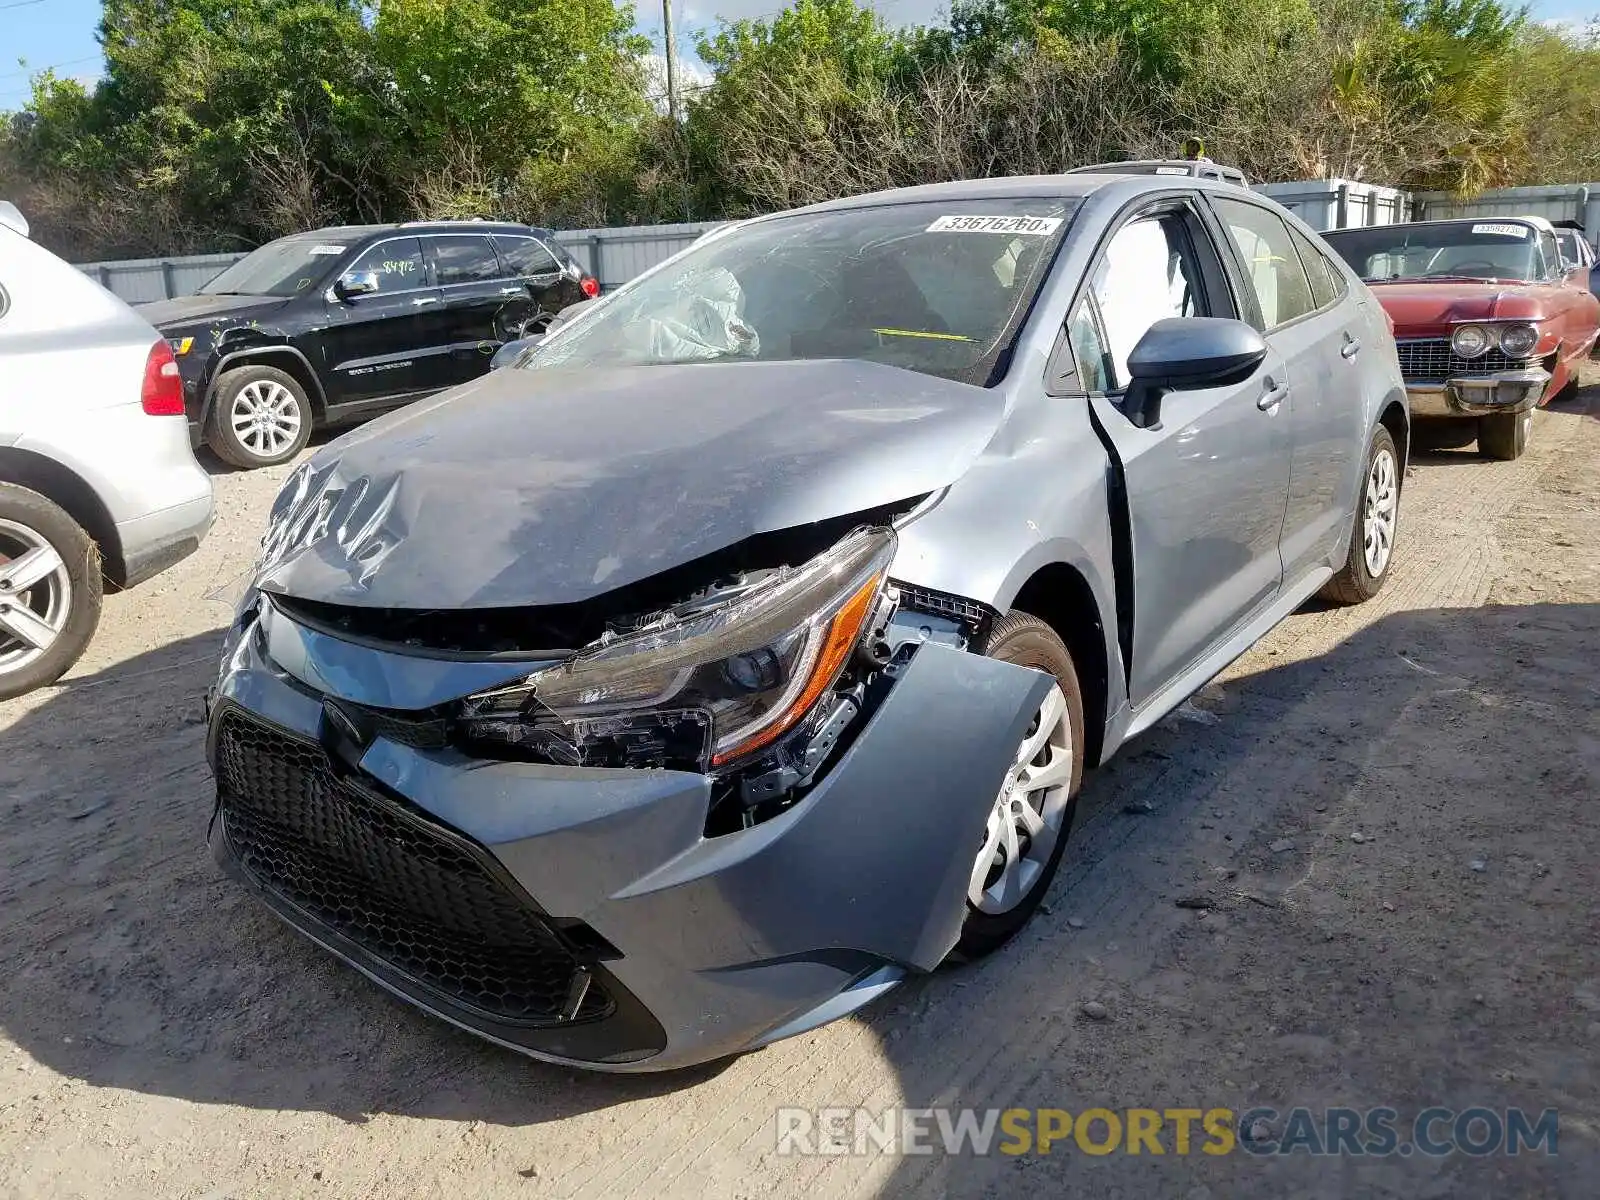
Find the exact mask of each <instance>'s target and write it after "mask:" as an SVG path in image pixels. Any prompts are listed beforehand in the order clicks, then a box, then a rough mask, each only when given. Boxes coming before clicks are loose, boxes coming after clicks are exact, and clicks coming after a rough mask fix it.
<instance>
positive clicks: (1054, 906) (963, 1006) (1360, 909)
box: [767, 604, 1600, 1200]
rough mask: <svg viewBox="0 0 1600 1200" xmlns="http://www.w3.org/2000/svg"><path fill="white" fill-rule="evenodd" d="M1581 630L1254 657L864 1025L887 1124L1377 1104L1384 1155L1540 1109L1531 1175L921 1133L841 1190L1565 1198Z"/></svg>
mask: <svg viewBox="0 0 1600 1200" xmlns="http://www.w3.org/2000/svg"><path fill="white" fill-rule="evenodd" d="M1316 619H1317V618H1316V617H1315V616H1313V615H1308V614H1306V613H1305V612H1304V611H1303V612H1302V614H1300V615H1297V616H1295V617H1293V618H1291V619H1290V623H1289V626H1288V628H1289V629H1290V630H1291V631H1292V630H1293V627H1294V625H1295V623H1298V622H1306V625H1305V626H1304V628H1306V629H1307V632H1308V634H1310V632H1311V630H1312V629H1313V628H1314V626H1313V625H1311V624H1310V623H1311V622H1314V621H1315V620H1316ZM1597 634H1600V605H1597V604H1573V605H1560V604H1538V605H1531V606H1525V607H1511V606H1500V607H1486V608H1477V609H1440V610H1425V611H1413V612H1405V613H1399V614H1396V615H1392V616H1388V617H1385V618H1383V619H1381V620H1379V621H1378V622H1376V623H1374V624H1373V625H1371V626H1368V627H1365V628H1363V629H1361V630H1360V631H1358V632H1356V633H1355V634H1354V635H1353V636H1352V637H1350V638H1349V639H1348V640H1347V641H1345V642H1343V643H1341V644H1340V645H1338V646H1336V647H1335V648H1334V649H1332V650H1331V651H1330V652H1328V653H1326V654H1323V655H1320V656H1317V657H1311V658H1305V659H1302V660H1300V661H1297V662H1293V663H1289V664H1286V665H1281V666H1279V665H1274V662H1273V659H1274V658H1275V657H1277V652H1276V651H1268V652H1263V651H1261V650H1259V649H1258V650H1257V651H1255V652H1253V654H1252V656H1251V657H1249V658H1247V659H1246V660H1245V662H1244V663H1243V664H1241V666H1242V667H1243V668H1244V669H1245V672H1246V673H1244V674H1242V675H1240V676H1237V677H1234V678H1231V679H1229V680H1228V681H1227V682H1226V683H1225V684H1223V685H1220V686H1219V685H1216V684H1213V685H1211V686H1209V687H1208V688H1207V689H1204V690H1203V691H1202V692H1201V693H1200V695H1199V696H1198V697H1197V698H1196V705H1197V706H1198V707H1199V709H1200V718H1199V720H1198V721H1196V720H1173V719H1171V718H1169V719H1168V720H1167V721H1165V722H1163V723H1162V724H1161V725H1159V726H1158V727H1157V728H1156V729H1154V730H1152V731H1151V732H1150V733H1149V734H1148V735H1146V736H1145V737H1143V738H1141V739H1139V740H1137V741H1136V742H1134V743H1133V744H1131V745H1129V746H1127V747H1126V748H1124V751H1123V753H1122V755H1121V756H1119V758H1118V759H1117V760H1115V761H1114V762H1113V763H1112V764H1110V765H1109V766H1108V767H1107V768H1104V769H1102V770H1101V771H1099V772H1097V773H1096V774H1095V776H1093V777H1092V778H1091V779H1090V780H1089V782H1088V783H1087V785H1086V787H1085V789H1084V792H1083V795H1082V797H1081V802H1080V809H1079V821H1078V826H1077V829H1076V831H1075V833H1074V837H1073V840H1072V842H1071V843H1069V846H1068V850H1067V858H1068V861H1067V864H1066V865H1065V866H1064V867H1063V870H1062V874H1061V876H1060V877H1059V878H1058V880H1057V882H1056V884H1055V885H1054V887H1053V888H1052V890H1051V894H1050V896H1049V898H1048V900H1047V905H1046V910H1045V911H1042V912H1041V914H1040V915H1039V916H1037V917H1036V918H1035V921H1034V924H1033V925H1032V926H1030V928H1029V929H1028V930H1027V931H1026V932H1025V933H1024V934H1023V935H1022V936H1021V938H1019V940H1018V942H1016V943H1014V944H1013V945H1012V946H1010V947H1008V948H1007V949H1006V950H1004V951H1002V952H1001V953H999V954H997V955H996V956H994V957H993V958H991V959H989V960H987V961H984V962H981V963H979V964H976V965H975V966H972V967H969V968H963V969H961V970H958V971H949V972H944V973H941V974H938V975H935V976H933V977H931V978H928V979H924V980H921V981H918V982H917V983H915V984H914V985H912V986H910V987H908V988H906V989H902V991H901V992H900V993H899V994H898V995H897V996H895V997H893V998H891V999H889V1000H887V1001H886V1002H885V1004H884V1005H883V1006H882V1007H881V1008H880V1009H879V1010H878V1011H877V1012H874V1013H872V1014H870V1015H867V1016H866V1017H865V1018H864V1020H865V1021H866V1022H867V1023H868V1025H869V1027H870V1029H871V1031H872V1033H873V1034H874V1035H875V1038H876V1043H877V1046H878V1048H879V1051H880V1053H881V1054H882V1056H883V1057H884V1059H885V1060H886V1062H887V1064H888V1066H889V1067H890V1068H891V1069H892V1071H893V1074H894V1077H895V1085H896V1098H897V1103H901V1104H904V1105H905V1106H907V1107H909V1108H931V1107H935V1106H948V1107H950V1108H955V1109H960V1108H969V1107H970V1108H973V1109H976V1110H978V1112H979V1115H980V1116H981V1114H982V1113H983V1112H984V1111H985V1110H990V1109H995V1110H1006V1109H1012V1108H1025V1109H1028V1108H1040V1107H1051V1108H1059V1109H1064V1110H1067V1111H1068V1112H1072V1113H1081V1112H1083V1111H1084V1110H1086V1109H1089V1108H1096V1107H1099V1108H1105V1109H1110V1110H1112V1111H1113V1112H1116V1113H1119V1114H1121V1113H1124V1112H1125V1110H1127V1109H1128V1108H1151V1109H1157V1110H1163V1111H1164V1110H1167V1109H1171V1108H1196V1109H1202V1110H1210V1109H1215V1108H1225V1109H1229V1110H1231V1111H1232V1112H1233V1113H1234V1114H1235V1117H1237V1116H1238V1115H1239V1114H1241V1113H1243V1112H1246V1111H1248V1110H1250V1109H1252V1108H1255V1107H1257V1106H1267V1107H1271V1108H1274V1109H1276V1110H1278V1111H1279V1112H1280V1113H1286V1112H1287V1110H1288V1109H1290V1108H1291V1107H1293V1106H1295V1105H1306V1106H1309V1107H1312V1108H1314V1109H1317V1110H1318V1111H1319V1112H1320V1111H1321V1110H1322V1109H1324V1108H1325V1107H1327V1106H1337V1105H1348V1106H1351V1107H1354V1108H1357V1109H1359V1110H1367V1109H1370V1108H1372V1107H1375V1106H1380V1105H1381V1106H1390V1107H1393V1108H1395V1109H1397V1110H1398V1111H1399V1113H1400V1117H1399V1120H1398V1123H1397V1124H1398V1128H1399V1130H1400V1132H1401V1134H1402V1140H1409V1138H1408V1137H1407V1136H1406V1135H1408V1134H1409V1132H1410V1131H1409V1126H1408V1125H1407V1124H1406V1122H1408V1121H1410V1120H1411V1119H1412V1118H1413V1117H1415V1115H1416V1114H1417V1113H1418V1112H1419V1111H1420V1110H1422V1109H1424V1108H1427V1107H1428V1106H1431V1105H1442V1106H1446V1107H1449V1108H1452V1109H1454V1110H1456V1111H1460V1110H1463V1109H1466V1108H1468V1107H1471V1106H1473V1105H1484V1106H1487V1107H1490V1108H1494V1109H1497V1110H1499V1111H1501V1112H1504V1111H1505V1110H1506V1109H1507V1108H1509V1107H1513V1106H1520V1107H1522V1108H1524V1109H1526V1110H1527V1111H1529V1112H1530V1113H1532V1114H1534V1115H1537V1114H1538V1113H1539V1112H1541V1111H1542V1110H1544V1109H1545V1108H1549V1107H1559V1108H1560V1110H1561V1112H1562V1128H1561V1131H1562V1134H1563V1136H1564V1140H1563V1141H1562V1142H1561V1144H1560V1150H1561V1158H1560V1159H1559V1160H1555V1159H1551V1158H1547V1157H1545V1156H1544V1155H1541V1154H1534V1155H1530V1154H1527V1153H1524V1155H1522V1156H1521V1157H1520V1158H1508V1157H1506V1156H1504V1155H1501V1154H1496V1155H1495V1156H1494V1157H1493V1158H1492V1160H1491V1159H1485V1158H1474V1157H1473V1156H1471V1155H1466V1154H1461V1153H1456V1154H1453V1155H1451V1156H1449V1157H1446V1158H1430V1157H1426V1156H1421V1155H1417V1156H1409V1151H1408V1152H1406V1153H1407V1156H1405V1157H1397V1156H1395V1155H1390V1156H1388V1157H1386V1158H1373V1159H1366V1160H1362V1159H1356V1158H1349V1157H1347V1158H1345V1159H1343V1160H1341V1161H1333V1160H1329V1159H1314V1158H1312V1157H1310V1156H1309V1155H1308V1154H1307V1153H1305V1151H1304V1149H1303V1148H1302V1150H1301V1151H1300V1152H1298V1153H1296V1154H1294V1155H1292V1156H1287V1157H1273V1158H1270V1159H1269V1158H1260V1157H1256V1156H1254V1155H1250V1154H1243V1153H1238V1152H1235V1153H1233V1154H1231V1155H1225V1156H1220V1157H1213V1156H1212V1155H1210V1154H1204V1153H1201V1152H1200V1151H1199V1147H1200V1145H1201V1144H1203V1141H1204V1139H1202V1138H1201V1137H1200V1136H1199V1135H1198V1134H1197V1135H1196V1138H1195V1142H1194V1149H1193V1151H1192V1152H1191V1154H1189V1155H1187V1156H1182V1155H1177V1154H1175V1153H1174V1134H1173V1126H1172V1125H1171V1123H1170V1122H1169V1123H1168V1124H1167V1125H1166V1126H1165V1132H1164V1133H1163V1135H1162V1141H1163V1143H1164V1145H1165V1149H1166V1153H1165V1155H1163V1156H1156V1155H1152V1154H1150V1153H1144V1154H1142V1155H1130V1154H1128V1153H1125V1152H1117V1153H1112V1154H1109V1155H1106V1156H1104V1157H1099V1156H1095V1155H1093V1154H1087V1153H1085V1152H1084V1151H1083V1150H1082V1149H1081V1148H1080V1147H1079V1146H1078V1145H1077V1144H1076V1143H1075V1142H1074V1141H1073V1139H1072V1137H1071V1136H1070V1134H1069V1135H1068V1136H1067V1138H1066V1140H1065V1142H1062V1143H1058V1144H1057V1145H1056V1148H1055V1149H1054V1151H1053V1152H1052V1153H1050V1154H1049V1155H1041V1154H1039V1153H1038V1152H1037V1150H1036V1149H1034V1150H1033V1152H1031V1153H1024V1154H1021V1155H1016V1154H1014V1153H1013V1154H1011V1155H1007V1154H1001V1153H996V1152H995V1150H994V1148H991V1150H990V1153H989V1154H988V1155H984V1156H979V1155H972V1154H970V1153H968V1154H965V1155H955V1156H951V1155H947V1154H944V1153H942V1152H941V1151H940V1150H939V1149H938V1147H939V1146H940V1137H939V1134H938V1132H937V1125H936V1123H935V1122H932V1121H929V1122H925V1124H926V1125H927V1126H928V1127H929V1128H930V1129H932V1130H933V1131H934V1132H933V1136H932V1137H931V1138H928V1139H925V1143H926V1142H931V1143H932V1144H933V1145H934V1147H935V1150H934V1153H932V1154H931V1155H902V1156H900V1157H898V1158H897V1159H896V1160H895V1161H894V1163H893V1169H892V1170H891V1171H889V1172H887V1173H885V1172H883V1171H881V1170H880V1171H878V1172H876V1173H874V1175H873V1176H872V1179H871V1186H870V1187H863V1188H861V1189H856V1190H862V1191H870V1192H871V1193H873V1194H876V1195H879V1196H883V1197H896V1198H898V1197H903V1196H912V1195H927V1196H967V1195H995V1196H1007V1197H1010V1196H1019V1195H1048V1196H1060V1195H1068V1194H1077V1193H1079V1192H1083V1191H1085V1190H1087V1192H1088V1194H1094V1195H1103V1196H1127V1197H1145V1196H1197V1197H1211V1196H1229V1197H1244V1196H1259V1197H1262V1198H1263V1200H1266V1198H1268V1197H1279V1196H1284V1195H1295V1196H1300V1197H1323V1196H1326V1197H1336V1196H1350V1195H1362V1196H1392V1197H1395V1198H1396V1200H1399V1198H1402V1197H1403V1198H1406V1200H1410V1198H1412V1197H1415V1196H1418V1195H1450V1196H1455V1197H1461V1196H1469V1195H1471V1196H1485V1197H1488V1196H1503V1195H1535V1194H1538V1195H1580V1194H1588V1192H1589V1191H1590V1190H1592V1186H1591V1184H1590V1180H1591V1178H1592V1172H1593V1171H1594V1170H1595V1169H1596V1168H1597V1167H1600V1140H1597V1139H1595V1138H1594V1137H1592V1136H1585V1134H1584V1132H1583V1131H1584V1129H1585V1128H1586V1127H1587V1126H1586V1123H1585V1121H1584V1120H1583V1114H1585V1113H1587V1112H1592V1111H1594V1107H1595V1104H1596V1103H1597V1101H1600V1070H1597V1063H1600V1056H1597V1052H1596V1050H1595V1045H1596V1043H1595V1040H1594V1039H1595V1035H1596V1034H1597V1033H1600V1023H1596V1014H1597V1013H1600V1001H1597V1000H1595V999H1594V998H1593V996H1594V989H1595V987H1596V986H1597V984H1596V982H1595V981H1596V980H1597V979H1600V949H1597V947H1600V909H1596V908H1595V907H1594V906H1593V900H1592V898H1593V896H1594V895H1596V894H1597V888H1600V869H1597V867H1596V866H1595V862H1594V855H1593V847H1594V846H1595V845H1596V844H1597V843H1600V809H1597V808H1596V806H1595V804H1594V798H1595V797H1596V796H1597V795H1600V722H1597V721H1596V719H1595V716H1594V714H1595V711H1596V707H1595V702H1596V699H1597V692H1596V684H1595V674H1594V669H1593V666H1592V661H1593V660H1592V651H1591V650H1590V649H1589V648H1590V647H1592V646H1593V645H1594V643H1595V639H1596V636H1597ZM1278 644H1282V641H1281V639H1280V641H1279V643H1278ZM1268 655H1270V656H1268ZM1207 714H1209V718H1214V721H1212V720H1210V719H1209V718H1208V717H1207ZM1091 1003H1092V1005H1094V1006H1099V1007H1091V1008H1088V1009H1086V1008H1085V1006H1086V1005H1091ZM879 1095H881V1093H879ZM775 1103H778V1104H808V1103H813V1101H809V1100H805V1099H793V1098H788V1099H780V1100H777V1101H775ZM814 1103H818V1104H838V1105H852V1104H858V1103H867V1100H866V1098H865V1097H857V1096H851V1095H838V1096H833V1097H831V1098H826V1099H822V1100H818V1101H814ZM1568 1114H1571V1115H1572V1116H1573V1117H1574V1118H1575V1119H1576V1124H1577V1125H1578V1126H1579V1129H1577V1130H1575V1131H1573V1133H1571V1134H1569V1131H1568V1126H1567V1124H1566V1121H1567V1120H1568ZM1283 1129H1284V1124H1283V1120H1282V1118H1280V1119H1279V1120H1278V1121H1277V1122H1276V1123H1275V1124H1274V1125H1273V1126H1272V1127H1271V1132H1272V1133H1273V1134H1274V1135H1276V1134H1281V1133H1282V1132H1283ZM1105 1137H1106V1128H1105V1126H1104V1125H1103V1124H1102V1125H1098V1126H1096V1130H1095V1135H1094V1138H1093V1139H1092V1141H1093V1142H1100V1143H1103V1142H1104V1140H1105ZM775 1141H776V1131H775V1129H774V1132H773V1134H772V1135H771V1136H770V1138H769V1141H768V1143H767V1144H768V1145H773V1144H775ZM813 1161H814V1160H813ZM833 1161H840V1160H833ZM845 1161H848V1159H846V1160H845ZM868 1161H869V1162H870V1156H869V1158H868ZM863 1165H865V1164H863ZM880 1166H881V1164H880Z"/></svg>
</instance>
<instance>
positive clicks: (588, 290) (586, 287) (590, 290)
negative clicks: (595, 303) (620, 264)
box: [578, 275, 600, 300]
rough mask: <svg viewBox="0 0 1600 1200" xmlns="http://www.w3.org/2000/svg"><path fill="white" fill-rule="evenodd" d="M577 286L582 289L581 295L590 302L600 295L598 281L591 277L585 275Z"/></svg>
mask: <svg viewBox="0 0 1600 1200" xmlns="http://www.w3.org/2000/svg"><path fill="white" fill-rule="evenodd" d="M578 286H579V287H581V288H582V289H583V294H584V295H585V296H587V297H589V299H591V300H593V299H594V298H595V297H596V296H598V295H599V294H600V281H599V280H598V279H596V278H595V277H594V276H593V275H585V276H584V277H583V278H582V279H580V280H579V281H578Z"/></svg>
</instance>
